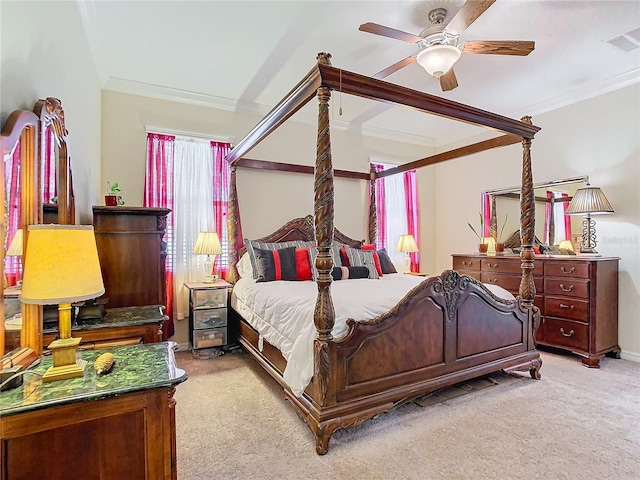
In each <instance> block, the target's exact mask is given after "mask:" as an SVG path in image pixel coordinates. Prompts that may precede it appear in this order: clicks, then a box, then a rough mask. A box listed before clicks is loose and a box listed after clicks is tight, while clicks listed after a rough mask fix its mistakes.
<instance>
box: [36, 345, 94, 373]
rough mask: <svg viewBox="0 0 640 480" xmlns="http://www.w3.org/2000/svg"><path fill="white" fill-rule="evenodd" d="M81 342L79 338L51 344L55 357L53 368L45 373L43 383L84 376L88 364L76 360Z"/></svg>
mask: <svg viewBox="0 0 640 480" xmlns="http://www.w3.org/2000/svg"><path fill="white" fill-rule="evenodd" d="M81 340H82V339H81V338H79V337H78V338H61V339H58V340H54V341H53V342H51V343H50V344H49V350H51V354H52V356H53V366H52V367H49V369H48V370H47V371H46V372H45V373H44V376H43V377H42V381H43V382H45V383H48V382H53V381H56V380H65V379H67V378H76V377H82V376H83V375H84V369H85V368H86V366H87V362H86V361H85V360H81V359H77V358H76V353H77V351H78V345H80V341H81Z"/></svg>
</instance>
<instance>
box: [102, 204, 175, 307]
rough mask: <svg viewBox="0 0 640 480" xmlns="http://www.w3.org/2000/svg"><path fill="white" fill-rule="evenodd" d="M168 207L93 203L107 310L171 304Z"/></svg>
mask: <svg viewBox="0 0 640 480" xmlns="http://www.w3.org/2000/svg"><path fill="white" fill-rule="evenodd" d="M170 211H171V210H169V209H167V208H146V207H102V206H94V207H93V227H94V230H95V234H96V244H97V246H98V256H99V257H100V267H101V269H102V277H103V280H104V288H105V294H104V296H105V297H107V298H108V299H109V302H108V303H107V305H106V308H107V310H109V309H111V308H116V307H133V306H137V305H165V306H166V305H167V288H166V280H165V278H166V275H165V258H166V256H167V252H166V243H165V242H164V241H163V237H164V234H165V230H166V224H167V215H168V214H169V212H170Z"/></svg>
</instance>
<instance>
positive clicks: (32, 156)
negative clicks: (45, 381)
mask: <svg viewBox="0 0 640 480" xmlns="http://www.w3.org/2000/svg"><path fill="white" fill-rule="evenodd" d="M39 130H40V120H39V119H38V117H37V115H36V114H35V113H33V112H28V111H24V110H17V111H14V112H13V113H11V115H9V117H8V118H7V121H6V122H5V124H4V126H3V128H2V134H1V136H0V145H1V149H2V157H3V162H2V176H1V178H2V188H1V189H0V191H1V192H2V193H1V194H0V196H1V200H2V207H3V215H2V220H1V222H2V239H3V241H4V248H2V249H1V254H0V256H1V259H2V266H3V272H5V278H6V271H5V253H6V249H7V248H8V247H9V245H7V239H8V238H9V236H11V238H13V236H15V232H16V231H17V229H20V228H21V229H23V232H24V235H23V241H22V246H23V249H22V250H23V251H24V246H25V245H26V242H27V241H28V232H27V231H26V229H25V228H23V227H24V226H27V225H32V224H37V223H39V222H40V219H41V201H40V195H39V181H40V177H39V175H40V173H39V168H38V164H39V157H38V152H39V149H38V134H39ZM9 168H10V169H12V170H14V171H15V174H13V172H12V175H11V179H8V178H7V175H6V173H7V172H6V171H5V170H8V169H9ZM7 180H8V181H7ZM16 192H19V194H18V195H16ZM10 218H11V219H12V220H11V221H12V222H13V224H12V225H8V224H7V221H8V219H10ZM3 287H4V284H3ZM13 288H14V289H16V288H17V287H13ZM4 292H5V290H4V288H3V298H2V300H3V304H4V296H5V295H4ZM13 293H16V292H15V291H14V292H13ZM20 311H21V314H20V316H19V317H17V318H16V320H17V323H16V324H12V325H11V328H10V329H5V315H2V316H0V352H2V353H3V358H2V363H1V365H0V366H1V367H9V366H16V365H23V366H26V365H29V364H31V363H32V362H33V361H34V360H35V359H36V358H37V357H38V356H39V355H40V354H41V353H42V307H40V306H38V305H21V306H20ZM8 336H11V337H12V338H11V339H10V341H11V342H12V343H11V344H9V343H8V342H7V346H5V337H8ZM16 336H17V338H16ZM14 345H15V348H13V346H14ZM7 347H10V348H7ZM5 351H6V353H5Z"/></svg>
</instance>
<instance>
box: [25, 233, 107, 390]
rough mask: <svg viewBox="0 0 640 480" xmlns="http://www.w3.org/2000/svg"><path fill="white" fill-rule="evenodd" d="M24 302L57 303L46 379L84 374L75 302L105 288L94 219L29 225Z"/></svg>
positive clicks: (87, 298)
mask: <svg viewBox="0 0 640 480" xmlns="http://www.w3.org/2000/svg"><path fill="white" fill-rule="evenodd" d="M24 260H25V262H24V276H23V280H22V294H21V295H20V300H21V301H22V302H23V303H28V304H37V305H53V304H58V337H59V338H58V339H56V340H54V341H53V342H51V344H50V345H49V350H51V352H52V356H53V366H52V367H50V368H49V369H48V370H47V371H46V372H45V374H44V376H43V377H42V381H43V382H51V381H54V380H64V379H67V378H74V377H81V376H82V375H84V368H85V366H86V363H87V362H86V361H84V360H81V359H77V351H78V345H79V344H80V341H81V338H72V337H71V303H72V302H78V301H83V300H89V299H92V298H96V297H99V296H100V295H102V294H103V293H104V284H103V282H102V272H101V271H100V260H99V259H98V249H97V247H96V239H95V236H94V233H93V227H92V226H91V225H30V226H29V230H28V236H27V250H26V253H25V256H24Z"/></svg>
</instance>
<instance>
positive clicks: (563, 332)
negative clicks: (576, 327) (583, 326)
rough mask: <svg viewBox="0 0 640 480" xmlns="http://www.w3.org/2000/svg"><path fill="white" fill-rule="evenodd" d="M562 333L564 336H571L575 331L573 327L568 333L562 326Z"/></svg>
mask: <svg viewBox="0 0 640 480" xmlns="http://www.w3.org/2000/svg"><path fill="white" fill-rule="evenodd" d="M560 333H561V334H562V336H563V337H571V336H572V335H573V334H574V333H575V332H574V331H573V328H572V329H571V330H570V331H569V333H566V332H565V331H564V328H562V327H560Z"/></svg>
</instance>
